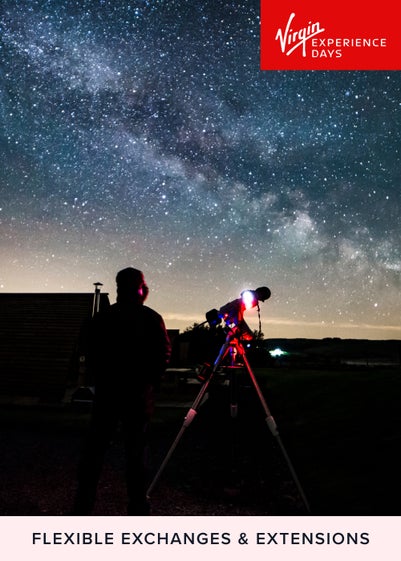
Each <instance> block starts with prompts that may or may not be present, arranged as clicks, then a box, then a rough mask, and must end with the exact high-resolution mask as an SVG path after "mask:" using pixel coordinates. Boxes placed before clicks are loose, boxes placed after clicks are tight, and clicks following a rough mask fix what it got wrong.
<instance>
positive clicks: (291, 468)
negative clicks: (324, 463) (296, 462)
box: [239, 345, 310, 512]
mask: <svg viewBox="0 0 401 561" xmlns="http://www.w3.org/2000/svg"><path fill="white" fill-rule="evenodd" d="M239 351H240V354H241V357H242V359H243V361H244V364H245V367H246V370H247V372H248V374H249V376H250V378H251V380H252V383H253V385H254V388H255V390H256V393H257V395H258V397H259V401H260V403H261V405H262V407H263V409H264V411H265V413H266V418H265V421H266V424H267V426H268V427H269V429H270V431H271V433H272V435H273V436H274V437H275V438H276V440H277V442H278V445H279V446H280V449H281V452H282V454H283V456H284V459H285V461H286V463H287V466H288V469H289V471H290V473H291V476H292V478H293V480H294V483H295V485H296V487H297V489H298V492H299V494H300V496H301V498H302V501H303V503H304V506H305V508H306V510H307V512H310V507H309V503H308V500H307V498H306V495H305V493H304V490H303V489H302V486H301V483H300V481H299V479H298V476H297V474H296V471H295V469H294V466H293V465H292V462H291V460H290V457H289V456H288V453H287V450H286V449H285V447H284V444H283V442H282V440H281V437H280V434H279V432H278V428H277V425H276V421H275V420H274V418H273V415H272V414H271V413H270V410H269V408H268V406H267V403H266V400H265V398H264V397H263V394H262V391H261V389H260V387H259V384H258V382H257V380H256V377H255V374H254V373H253V372H252V369H251V366H250V364H249V362H248V359H247V357H246V354H245V349H244V348H243V347H242V346H241V345H239Z"/></svg>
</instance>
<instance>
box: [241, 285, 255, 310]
mask: <svg viewBox="0 0 401 561" xmlns="http://www.w3.org/2000/svg"><path fill="white" fill-rule="evenodd" d="M241 299H242V302H243V304H244V306H245V309H246V310H249V309H250V308H253V307H254V306H256V304H257V303H258V299H257V298H256V295H255V292H254V291H253V290H244V292H242V293H241Z"/></svg>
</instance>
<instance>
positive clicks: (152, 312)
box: [142, 306, 163, 321]
mask: <svg viewBox="0 0 401 561" xmlns="http://www.w3.org/2000/svg"><path fill="white" fill-rule="evenodd" d="M142 310H143V313H144V314H146V315H147V316H148V317H149V318H153V319H155V320H157V321H163V318H162V316H161V315H160V314H159V313H158V312H156V310H154V309H153V308H149V306H142Z"/></svg>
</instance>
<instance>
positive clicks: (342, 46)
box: [260, 0, 401, 70]
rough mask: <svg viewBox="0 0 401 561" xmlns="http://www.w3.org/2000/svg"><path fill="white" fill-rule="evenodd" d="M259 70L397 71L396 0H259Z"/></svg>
mask: <svg viewBox="0 0 401 561" xmlns="http://www.w3.org/2000/svg"><path fill="white" fill-rule="evenodd" d="M260 8H261V37H260V47H261V48H260V54H261V56H260V66H261V69H262V70H400V69H401V34H400V33H399V31H398V16H397V14H398V2H397V0H383V1H382V2H380V4H377V5H375V4H371V3H367V2H366V0H363V1H362V0H356V1H355V0H336V2H335V3H334V2H333V3H331V4H328V5H326V4H325V3H323V2H322V1H321V0H280V2H274V1H273V0H261V2H260Z"/></svg>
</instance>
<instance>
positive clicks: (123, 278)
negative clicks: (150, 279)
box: [116, 267, 149, 304]
mask: <svg viewBox="0 0 401 561" xmlns="http://www.w3.org/2000/svg"><path fill="white" fill-rule="evenodd" d="M116 283H117V301H121V300H130V301H134V302H139V303H141V304H142V303H143V302H144V301H145V299H146V297H147V295H148V292H149V289H148V287H147V285H146V282H145V278H144V276H143V273H142V271H139V270H138V269H134V268H133V267H127V268H126V269H122V270H121V271H119V272H118V273H117V276H116Z"/></svg>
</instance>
